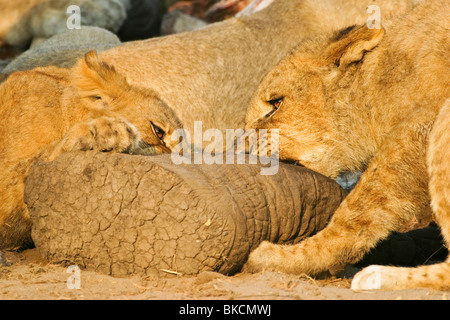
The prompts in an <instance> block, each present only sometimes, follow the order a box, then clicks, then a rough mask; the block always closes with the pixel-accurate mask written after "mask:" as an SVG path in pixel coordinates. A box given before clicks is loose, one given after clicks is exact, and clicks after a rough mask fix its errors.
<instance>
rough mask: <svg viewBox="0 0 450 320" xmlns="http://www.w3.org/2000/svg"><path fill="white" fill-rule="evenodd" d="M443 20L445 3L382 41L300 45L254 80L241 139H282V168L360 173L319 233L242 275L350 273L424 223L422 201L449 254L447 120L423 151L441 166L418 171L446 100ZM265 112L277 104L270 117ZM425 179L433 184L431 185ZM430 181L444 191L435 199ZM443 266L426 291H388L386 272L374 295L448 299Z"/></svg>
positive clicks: (379, 34) (399, 24)
mask: <svg viewBox="0 0 450 320" xmlns="http://www.w3.org/2000/svg"><path fill="white" fill-rule="evenodd" d="M449 10H450V5H449V3H448V2H447V1H445V0H443V1H428V2H426V3H424V4H422V5H421V6H419V7H418V8H416V9H415V10H414V11H413V12H412V13H410V14H408V15H406V16H405V17H403V18H400V19H398V20H396V21H395V22H394V23H393V25H392V26H390V27H389V28H388V29H387V32H386V34H385V32H384V30H383V29H368V28H367V27H366V26H362V27H354V28H349V29H347V30H345V31H342V32H341V33H340V34H334V35H333V37H331V39H330V38H329V37H328V38H319V39H316V40H313V41H311V42H309V43H305V44H304V45H303V46H300V47H299V48H297V49H296V50H295V51H294V52H293V54H292V55H291V56H289V57H287V58H286V59H284V60H283V61H282V62H281V63H280V64H279V65H278V67H277V68H275V69H274V70H273V71H271V73H269V75H267V77H266V78H265V79H264V80H263V82H262V84H261V86H260V87H259V89H258V90H257V92H256V93H255V96H254V99H253V102H252V105H251V107H250V108H249V110H248V114H247V127H248V128H269V129H270V128H279V129H280V157H281V158H285V159H293V160H296V161H298V162H299V163H301V164H302V165H304V166H306V167H309V168H311V169H313V170H316V171H318V172H320V173H322V174H324V175H327V176H329V177H333V178H335V177H336V176H337V175H338V174H340V173H342V172H344V171H348V170H364V169H365V172H364V174H363V175H362V177H361V179H360V181H359V183H358V184H357V185H356V187H355V189H354V190H353V191H352V192H351V193H350V195H349V196H348V197H347V198H346V199H345V200H344V202H343V203H342V204H341V206H340V207H339V208H338V210H337V211H336V212H335V214H334V216H333V219H332V221H331V222H330V224H329V226H328V227H327V228H325V229H324V230H323V231H322V232H320V233H318V234H317V235H316V236H314V237H312V238H310V239H307V240H306V241H304V242H303V243H301V244H299V245H296V246H290V247H277V246H274V245H271V244H264V245H262V247H260V248H259V249H257V250H256V251H255V252H254V253H253V254H252V255H251V256H250V259H249V263H248V265H247V268H248V270H260V269H264V268H267V269H278V270H284V271H287V272H295V273H302V272H306V273H310V274H314V273H316V272H320V271H324V270H327V269H330V268H333V267H335V266H340V265H345V264H347V263H354V262H356V261H358V260H359V259H361V257H362V256H363V255H364V253H366V252H368V251H369V250H370V249H371V248H373V247H374V246H375V245H376V244H377V243H378V241H379V240H381V239H384V238H386V237H387V236H388V234H389V233H390V232H391V231H393V230H396V229H398V228H399V227H400V226H401V225H402V224H404V223H405V222H407V221H408V220H410V219H411V218H413V217H414V216H417V215H420V214H422V213H424V212H425V213H426V212H429V211H428V210H426V208H427V207H428V206H429V203H430V195H431V197H432V203H434V205H433V209H434V212H435V215H436V220H437V222H438V223H439V224H440V226H441V227H442V228H444V229H445V231H443V233H444V235H446V238H445V239H446V241H447V244H448V243H450V238H449V237H448V232H449V227H450V226H449V224H450V206H449V203H448V200H444V199H448V181H449V178H450V177H449V175H448V170H449V163H450V162H449V161H444V160H443V158H444V156H443V155H445V154H446V155H448V149H449V148H450V145H449V144H447V145H446V144H445V143H448V139H447V137H448V134H449V129H450V127H448V126H447V125H448V123H446V121H447V120H445V119H442V118H443V117H445V114H446V113H445V112H443V113H442V114H441V115H440V116H439V119H440V120H439V121H438V123H439V127H440V129H436V130H437V131H438V132H439V133H436V134H434V137H436V136H438V135H439V137H440V138H436V139H435V140H436V141H435V143H432V144H431V148H430V150H429V152H430V154H432V155H434V156H432V157H433V159H440V160H439V161H437V160H436V161H434V162H433V161H431V162H430V163H429V164H428V165H427V161H426V159H427V148H428V139H429V134H430V131H431V129H432V127H433V123H434V121H435V120H436V118H437V117H438V113H439V111H440V109H442V107H443V106H444V103H445V101H446V100H447V98H449V97H450V81H449V79H448V76H447V75H448V73H449V72H450V61H449V59H448V56H449V55H450V32H449V26H450V20H449V18H448V14H447V13H448V12H449ZM280 99H281V100H280ZM274 101H281V102H277V104H276V105H275V106H276V107H277V108H275V107H274V103H275V102H274ZM278 103H280V104H278ZM269 113H270V114H269ZM446 126H447V127H446ZM445 131H446V133H445ZM432 141H433V140H432ZM447 159H448V158H447ZM427 170H430V172H431V173H433V172H435V171H438V172H441V175H440V177H439V178H437V177H436V176H435V177H434V178H433V175H432V179H431V180H429V179H428V172H427ZM445 173H446V174H447V175H445ZM436 179H441V180H443V181H441V182H440V183H442V186H440V187H436V183H437V182H436ZM428 185H430V188H431V189H430V190H431V191H430V192H428ZM446 188H447V189H446ZM438 204H439V208H438ZM439 212H440V213H439ZM441 266H442V268H441V271H442V270H443V271H442V272H441V273H439V272H438V271H436V270H437V269H439V268H440V267H438V266H436V267H435V269H434V271H433V272H434V273H433V274H434V275H438V274H440V275H441V276H442V277H441V278H439V279H440V281H437V280H436V279H437V278H438V277H435V278H434V281H432V280H431V278H432V276H431V275H430V278H429V279H428V281H422V282H420V281H419V280H417V281H416V280H414V281H401V280H400V281H398V283H396V281H392V279H391V278H390V276H389V275H390V274H391V271H390V270H391V269H379V268H378V269H377V268H375V269H370V270H369V273H370V274H371V276H373V270H378V271H376V272H380V275H381V282H380V287H381V288H402V287H403V288H404V287H408V286H411V287H414V286H428V287H436V288H450V274H449V273H448V268H449V266H448V263H447V264H445V263H444V264H442V265H441ZM380 270H381V271H380ZM393 270H396V269H393ZM418 270H419V269H408V275H411V276H412V277H413V278H414V275H417V274H419V273H420V271H418ZM445 270H446V271H445ZM363 272H366V271H363ZM392 272H393V271H392ZM395 272H397V271H395ZM400 273H402V271H401V272H400ZM377 276H378V275H377ZM421 276H422V275H420V277H421ZM417 277H419V276H416V278H415V279H417ZM367 278H370V277H364V279H366V280H360V279H361V278H358V277H357V278H356V279H355V281H354V287H355V288H367V287H370V285H369V284H370V281H369V280H367ZM422 280H423V279H422ZM358 283H359V284H358Z"/></svg>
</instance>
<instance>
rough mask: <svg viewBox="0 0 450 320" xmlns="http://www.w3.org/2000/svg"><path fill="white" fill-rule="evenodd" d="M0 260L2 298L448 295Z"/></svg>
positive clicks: (28, 257)
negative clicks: (127, 273) (113, 272)
mask: <svg viewBox="0 0 450 320" xmlns="http://www.w3.org/2000/svg"><path fill="white" fill-rule="evenodd" d="M0 260H2V261H0V262H3V264H6V265H7V266H2V267H0V299H1V300H5V299H7V300H22V299H27V300H29V299H32V300H35V299H45V300H98V299H101V300H105V299H107V300H113V299H121V300H130V299H131V300H148V299H158V300H184V299H189V300H198V299H199V300H200V299H201V300H209V299H221V300H223V299H225V300H280V299H282V300H292V299H298V300H447V299H448V296H449V292H442V291H435V290H428V289H411V290H401V291H362V292H355V291H353V290H351V289H350V280H348V279H338V278H335V279H327V280H314V279H311V278H308V277H305V276H294V275H286V274H281V273H274V272H266V273H260V274H238V275H235V276H232V277H226V276H224V275H221V274H218V273H214V272H204V273H201V274H199V275H198V276H196V277H185V276H180V275H170V274H168V276H167V277H164V278H145V279H143V278H140V277H132V278H114V277H110V276H107V275H103V274H99V273H95V272H92V271H89V270H83V269H82V270H80V271H79V277H78V278H77V279H79V282H76V281H75V279H76V278H75V274H76V273H70V272H68V271H70V270H68V269H67V268H65V267H63V266H60V265H52V264H49V263H48V262H46V261H45V260H44V259H42V258H41V257H40V256H39V253H38V251H37V249H31V250H27V251H24V252H21V253H12V252H7V253H4V254H3V257H2V258H1V259H0ZM77 284H79V287H80V288H79V289H77V288H76V286H77ZM74 287H75V288H74Z"/></svg>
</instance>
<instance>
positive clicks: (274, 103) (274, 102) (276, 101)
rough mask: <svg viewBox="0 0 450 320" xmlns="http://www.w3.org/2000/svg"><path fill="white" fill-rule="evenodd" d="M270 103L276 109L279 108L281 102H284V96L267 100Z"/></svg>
mask: <svg viewBox="0 0 450 320" xmlns="http://www.w3.org/2000/svg"><path fill="white" fill-rule="evenodd" d="M267 102H268V103H269V104H271V105H272V107H274V108H275V109H277V110H278V109H279V108H280V107H281V104H282V103H283V98H278V99H272V100H269V101H267Z"/></svg>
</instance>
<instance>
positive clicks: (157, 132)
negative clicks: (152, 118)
mask: <svg viewBox="0 0 450 320" xmlns="http://www.w3.org/2000/svg"><path fill="white" fill-rule="evenodd" d="M150 123H151V124H152V127H153V131H154V132H155V135H156V136H157V137H158V138H159V140H161V141H162V139H163V138H164V136H165V135H166V132H165V131H164V130H163V129H161V128H160V127H158V126H157V125H155V124H154V123H153V122H150Z"/></svg>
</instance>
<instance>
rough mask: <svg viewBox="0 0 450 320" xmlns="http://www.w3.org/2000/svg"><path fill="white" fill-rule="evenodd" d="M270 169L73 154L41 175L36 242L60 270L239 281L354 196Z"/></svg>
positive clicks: (30, 199)
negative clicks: (263, 254) (264, 253)
mask: <svg viewBox="0 0 450 320" xmlns="http://www.w3.org/2000/svg"><path fill="white" fill-rule="evenodd" d="M246 163H248V162H246ZM260 169H261V165H259V164H242V165H237V164H234V165H233V164H224V165H207V164H198V165H195V164H190V165H189V164H182V165H175V164H173V162H172V161H171V156H170V155H159V156H131V155H124V154H107V153H96V152H76V153H66V154H63V155H61V157H59V158H58V159H57V160H55V161H53V162H49V163H38V164H36V165H35V166H34V167H33V168H32V169H31V173H30V175H29V177H28V180H27V184H26V190H25V201H26V203H27V205H28V208H29V212H30V215H31V220H32V223H33V228H32V238H33V241H34V242H35V244H36V247H37V248H38V249H39V251H40V252H41V254H42V255H43V256H44V257H46V258H47V259H48V260H49V261H51V262H56V263H60V262H67V263H70V264H77V265H79V266H81V267H88V268H90V269H94V270H96V271H99V272H103V273H107V274H111V275H114V276H126V275H133V274H138V275H155V274H161V273H163V274H164V272H162V271H161V270H162V269H164V270H171V271H176V272H178V273H181V274H187V275H193V274H198V273H199V272H201V271H218V272H221V273H223V274H233V273H235V272H238V271H239V270H240V269H241V267H242V265H243V264H244V262H245V261H246V259H247V257H248V255H249V253H250V251H251V250H252V249H254V248H256V247H257V246H258V244H259V243H261V242H262V241H263V240H269V241H272V242H277V243H296V242H299V241H301V240H302V239H304V238H305V237H308V236H310V235H312V234H314V233H316V232H317V231H319V230H321V229H322V228H324V227H325V225H326V224H327V223H328V221H329V218H330V216H331V214H332V213H333V212H334V210H335V209H336V208H337V207H338V205H339V204H340V203H341V201H342V200H343V198H344V197H345V195H346V192H345V191H344V190H343V189H342V188H340V187H339V185H338V184H337V183H336V182H334V181H332V180H330V179H328V178H326V177H324V176H322V175H320V174H317V173H314V172H312V171H310V170H308V169H305V168H302V167H299V166H293V165H288V164H283V163H281V164H280V167H279V170H278V173H277V174H275V175H271V176H269V175H268V176H263V175H260Z"/></svg>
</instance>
